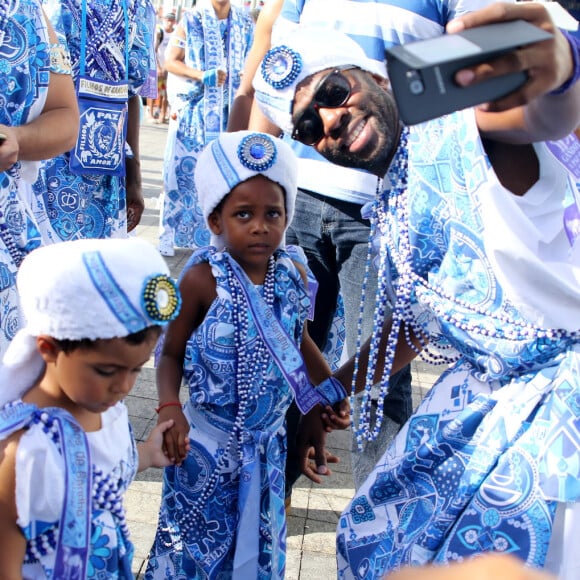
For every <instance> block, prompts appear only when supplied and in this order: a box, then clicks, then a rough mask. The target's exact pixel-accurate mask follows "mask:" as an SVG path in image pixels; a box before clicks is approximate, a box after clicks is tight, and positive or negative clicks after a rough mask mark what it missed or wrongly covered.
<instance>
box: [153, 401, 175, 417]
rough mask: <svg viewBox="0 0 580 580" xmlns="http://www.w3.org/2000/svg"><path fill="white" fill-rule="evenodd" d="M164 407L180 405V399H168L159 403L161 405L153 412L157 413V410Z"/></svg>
mask: <svg viewBox="0 0 580 580" xmlns="http://www.w3.org/2000/svg"><path fill="white" fill-rule="evenodd" d="M165 407H181V401H168V402H167V403H161V405H159V407H157V409H155V412H156V413H157V414H159V411H161V409H165Z"/></svg>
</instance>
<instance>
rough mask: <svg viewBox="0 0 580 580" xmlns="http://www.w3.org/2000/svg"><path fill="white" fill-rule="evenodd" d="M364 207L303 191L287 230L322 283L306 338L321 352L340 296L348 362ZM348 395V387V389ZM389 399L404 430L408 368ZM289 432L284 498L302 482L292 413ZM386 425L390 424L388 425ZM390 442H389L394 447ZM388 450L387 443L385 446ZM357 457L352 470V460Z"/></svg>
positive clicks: (364, 245)
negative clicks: (342, 304)
mask: <svg viewBox="0 0 580 580" xmlns="http://www.w3.org/2000/svg"><path fill="white" fill-rule="evenodd" d="M361 208H362V206H361V205H359V204H356V203H349V202H345V201H340V200H337V199H333V198H329V197H326V196H323V195H319V194H317V193H314V192H312V191H306V190H302V189H299V190H298V197H297V198H296V211H295V215H294V219H293V220H292V224H291V225H290V227H289V228H288V232H287V234H286V241H287V242H288V243H289V244H295V245H298V246H300V247H301V248H302V249H303V250H304V253H305V254H306V257H307V259H308V265H309V267H310V269H311V270H312V272H313V274H314V276H315V277H316V279H317V281H318V284H319V286H318V293H317V295H316V305H315V311H314V320H313V321H309V323H308V332H309V334H310V336H311V337H312V339H313V340H314V342H315V343H316V345H317V346H318V347H319V348H323V347H324V345H325V344H326V340H327V338H328V333H329V331H330V329H331V325H332V320H333V318H334V311H335V309H336V304H337V300H338V294H339V292H342V298H343V302H344V315H345V330H346V340H345V346H346V350H347V354H348V356H349V357H350V356H352V355H353V354H354V353H355V350H356V342H357V327H358V321H359V317H360V303H361V295H362V288H363V282H364V279H365V269H366V264H367V253H368V240H369V233H370V222H369V221H368V220H365V219H363V218H362V217H361V215H360V211H361ZM376 288H377V272H376V270H375V269H374V268H373V267H371V268H369V275H368V279H367V282H366V300H365V303H364V308H363V316H362V326H361V330H362V333H361V342H364V341H365V340H366V339H367V338H368V337H369V336H370V334H371V332H372V328H373V319H374V312H375V308H374V305H375V293H376ZM345 386H346V388H347V391H348V390H350V385H345ZM390 386H391V387H390V391H389V395H388V396H387V397H386V399H385V415H387V416H389V417H390V418H391V419H392V420H393V421H394V422H395V423H396V424H398V425H402V424H403V423H404V422H405V421H406V420H407V418H408V417H409V416H410V411H409V410H410V409H411V373H410V370H409V368H408V367H406V368H405V369H403V370H401V371H400V372H399V373H397V374H396V375H394V376H393V377H392V378H391V380H390ZM286 418H287V428H288V459H287V463H286V495H287V496H288V495H289V493H290V491H291V488H292V485H293V483H294V482H295V481H296V479H297V478H298V477H299V476H300V468H299V465H298V458H297V457H296V453H295V444H294V441H295V437H296V432H297V427H298V420H299V418H300V413H299V412H298V410H297V408H292V407H291V409H290V410H289V412H288V413H287V415H286ZM385 423H388V422H387V421H386V422H385ZM390 439H391V438H389V441H390ZM385 445H386V443H385ZM355 455H357V453H356V452H355V453H353V465H355V463H354V461H355V460H354V456H355Z"/></svg>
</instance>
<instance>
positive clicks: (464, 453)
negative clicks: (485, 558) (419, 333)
mask: <svg viewBox="0 0 580 580" xmlns="http://www.w3.org/2000/svg"><path fill="white" fill-rule="evenodd" d="M435 144H436V145H435ZM540 147H541V145H540ZM408 150H409V183H408V189H407V192H406V193H404V194H400V196H401V197H400V199H394V198H393V197H391V196H388V197H387V199H386V200H385V202H388V208H387V209H386V211H385V213H386V216H387V217H386V219H385V220H383V222H382V228H383V234H384V235H385V237H386V238H387V240H388V242H387V245H388V247H389V248H390V251H391V261H392V268H393V279H394V280H396V281H405V282H406V283H409V285H407V286H405V284H403V285H401V284H399V285H398V290H399V296H401V294H400V293H401V292H405V291H406V294H404V299H403V301H404V302H405V303H406V304H407V305H409V306H411V308H412V311H413V313H414V316H415V324H416V325H418V327H420V328H422V329H423V330H424V331H425V332H426V333H427V334H428V335H429V338H430V340H431V342H432V344H434V345H435V346H436V347H438V348H439V349H441V350H444V349H447V352H455V353H456V356H457V358H458V360H457V361H456V362H455V363H454V364H453V365H452V366H451V367H450V368H449V370H448V371H446V372H445V373H443V375H442V376H441V377H440V378H439V379H438V380H437V381H436V383H435V384H434V386H433V388H432V390H431V391H430V392H429V394H428V395H427V397H426V398H425V400H424V401H423V402H422V404H421V405H420V407H419V409H418V410H417V411H416V412H415V414H414V415H413V416H412V417H411V419H410V420H409V421H408V422H407V424H406V425H405V426H404V428H403V429H402V431H401V432H400V433H399V434H398V436H397V438H396V439H395V441H394V443H393V444H392V446H391V447H390V448H389V450H388V451H387V452H386V453H385V454H384V455H383V457H382V458H381V459H380V461H379V462H378V464H377V465H376V467H375V469H374V471H373V472H372V473H371V475H370V476H369V477H368V479H367V480H366V482H365V483H364V485H363V486H362V487H361V488H360V490H359V491H358V492H357V494H356V495H355V497H354V499H353V500H352V502H351V503H350V504H349V505H348V507H347V508H346V509H345V511H344V512H343V514H342V516H341V518H340V520H339V523H338V529H337V553H338V575H339V578H360V579H362V578H365V579H367V578H368V579H370V578H381V577H383V575H384V574H387V573H388V572H390V571H392V570H395V569H397V568H399V567H401V566H405V565H421V564H424V563H428V562H436V563H447V562H452V561H454V560H459V559H462V558H465V557H468V556H471V555H475V554H478V553H481V552H488V551H495V552H502V553H511V554H513V555H515V556H517V557H519V558H520V559H522V560H523V561H525V562H526V563H527V564H528V565H530V566H533V567H543V566H544V565H545V563H546V558H547V555H548V553H549V547H550V542H551V539H552V537H553V533H554V531H555V530H557V528H558V526H555V525H554V521H555V517H556V514H557V510H558V506H559V505H563V504H564V503H567V502H578V500H579V495H580V484H579V483H578V482H579V481H580V479H579V477H580V472H579V465H580V464H579V462H578V451H579V445H580V437H579V428H580V420H579V413H578V410H579V405H578V403H579V397H578V385H579V384H580V345H579V340H578V333H576V334H574V333H572V332H558V331H554V332H552V331H548V330H546V331H544V330H543V329H542V328H540V327H539V326H538V324H537V322H536V319H534V318H530V317H529V315H527V316H524V315H523V314H522V312H521V311H520V310H519V309H518V308H517V307H516V306H515V303H514V301H513V300H512V296H511V295H508V294H507V293H506V292H505V290H504V288H503V287H502V285H501V284H500V281H499V278H498V271H497V270H496V269H495V267H494V266H492V264H490V262H489V259H488V254H487V253H486V247H485V243H484V240H485V239H486V227H487V228H488V229H489V228H490V227H493V224H486V223H485V222H484V221H483V219H482V210H481V208H482V205H483V202H484V201H485V200H484V199H483V196H484V195H487V194H489V189H486V188H488V187H489V184H490V183H491V182H493V181H494V180H495V179H496V178H495V174H494V173H493V170H492V169H491V167H490V163H489V160H488V158H487V156H486V154H485V152H484V150H483V146H482V143H481V141H480V139H479V135H478V131H477V127H476V126H475V121H474V116H473V112H472V111H467V112H463V113H458V114H454V115H451V116H449V117H444V118H442V119H438V120H435V121H432V122H430V123H426V124H422V125H420V126H418V127H417V128H411V132H410V137H409V147H408ZM566 183H567V184H566V186H565V188H564V190H563V191H562V190H560V191H555V190H554V191H553V193H552V195H559V196H561V201H562V202H564V201H565V199H566V198H568V197H569V196H571V195H573V190H572V187H573V185H572V181H571V180H568V181H567V182H566ZM548 186H549V184H548ZM506 193H507V192H506ZM392 195H394V194H392ZM564 206H565V203H561V211H563V208H564ZM559 229H560V230H562V232H563V227H562V221H561V220H560V226H559ZM568 249H569V250H570V248H568ZM540 251H541V250H540ZM570 255H571V254H570ZM566 260H568V267H569V268H573V267H576V268H577V267H578V265H577V264H576V265H574V264H573V262H572V261H571V260H570V258H569V257H566V256H564V257H563V258H562V263H565V262H566ZM409 264H410V265H411V269H410V270H409V269H408V268H407V266H408V265H409ZM549 308H550V305H549V304H546V305H545V309H546V310H547V311H548V310H549ZM450 348H451V350H449V349H450ZM441 350H440V352H441ZM556 533H559V534H560V535H558V536H557V538H558V539H557V540H556V543H558V544H560V545H561V544H562V543H564V544H566V543H567V542H574V539H573V538H570V537H566V536H564V539H562V537H561V531H560V532H556ZM558 549H559V548H558Z"/></svg>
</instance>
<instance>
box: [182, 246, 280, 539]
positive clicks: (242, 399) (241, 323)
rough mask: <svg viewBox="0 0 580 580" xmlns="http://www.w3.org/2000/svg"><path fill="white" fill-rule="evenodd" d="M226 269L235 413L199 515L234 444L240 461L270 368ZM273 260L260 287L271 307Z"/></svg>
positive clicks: (188, 520) (189, 523) (186, 522)
mask: <svg viewBox="0 0 580 580" xmlns="http://www.w3.org/2000/svg"><path fill="white" fill-rule="evenodd" d="M224 263H225V264H226V268H227V280H228V286H229V291H230V296H231V299H232V305H233V308H232V311H233V321H232V322H233V326H234V345H235V347H236V364H235V369H236V371H235V375H236V379H235V388H236V391H237V394H238V410H237V413H236V418H235V420H234V424H233V427H232V431H231V434H230V436H229V438H228V441H227V443H226V446H225V449H224V451H223V453H222V454H221V456H220V457H219V459H218V461H217V464H216V467H215V469H214V471H213V473H212V474H211V477H210V478H209V480H208V483H207V485H206V486H205V489H204V490H203V491H202V492H201V493H200V495H199V496H198V498H197V500H196V501H195V503H194V504H193V506H192V513H195V514H200V513H201V512H202V508H203V505H204V504H205V503H206V502H207V501H208V500H209V498H210V497H211V495H212V494H213V492H214V489H215V486H216V484H217V482H218V480H219V477H220V474H221V472H222V469H223V468H224V466H225V464H226V461H228V460H229V457H230V453H231V451H232V449H233V447H234V445H236V444H237V449H238V459H239V460H240V463H241V462H242V460H243V444H242V442H243V440H244V435H243V433H244V429H245V420H246V415H247V412H248V409H249V408H250V405H251V403H253V402H254V401H256V400H257V399H258V398H259V397H261V396H262V395H264V393H265V392H266V390H267V383H266V375H267V372H268V368H269V365H270V360H271V356H270V354H269V350H268V347H267V346H266V344H265V343H264V341H263V340H261V338H260V336H259V334H258V333H256V336H255V338H254V337H252V338H251V340H250V336H249V329H250V324H249V320H248V305H247V302H246V300H245V297H244V294H243V292H242V290H241V286H240V281H239V280H238V278H237V277H236V275H235V274H234V272H233V270H232V268H231V266H230V265H229V264H228V262H227V260H226V261H225V262H224ZM275 273H276V260H275V258H274V257H273V256H272V257H270V259H269V260H268V270H267V272H266V278H265V280H264V285H263V287H262V288H263V297H264V301H265V302H266V304H267V305H268V306H269V307H270V308H273V307H274V300H275V293H274V289H275V282H276V276H275ZM257 384H258V385H260V386H259V388H258V389H257V392H254V393H252V391H253V390H254V388H255V385H257ZM192 513H190V512H188V513H187V514H184V517H183V519H182V521H180V527H182V528H183V529H184V530H188V529H191V528H193V527H194V526H195V525H197V523H196V522H195V519H194V518H192V517H191V516H192Z"/></svg>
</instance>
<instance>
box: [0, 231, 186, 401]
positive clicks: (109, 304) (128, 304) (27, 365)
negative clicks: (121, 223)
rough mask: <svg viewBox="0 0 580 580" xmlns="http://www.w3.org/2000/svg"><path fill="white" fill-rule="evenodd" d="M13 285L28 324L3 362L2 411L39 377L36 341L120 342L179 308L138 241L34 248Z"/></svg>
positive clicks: (155, 255) (160, 264)
mask: <svg viewBox="0 0 580 580" xmlns="http://www.w3.org/2000/svg"><path fill="white" fill-rule="evenodd" d="M17 286H18V293H19V296H20V304H21V307H22V312H23V314H24V318H25V320H26V324H25V327H24V328H23V329H21V330H20V331H19V332H18V333H17V334H16V336H15V337H14V339H13V340H12V342H11V343H10V346H9V347H8V350H7V351H6V354H5V355H4V358H3V360H2V366H1V367H0V405H3V404H5V403H7V402H8V401H12V400H14V399H17V398H18V397H21V396H22V395H23V394H24V393H25V392H26V391H27V390H28V389H29V388H30V387H31V386H32V385H33V384H34V382H35V381H36V380H37V379H38V378H39V376H40V374H41V373H42V372H43V369H44V362H43V360H42V358H41V357H40V354H39V353H38V352H37V349H36V337H37V336H39V335H41V334H46V335H48V336H51V337H53V338H56V339H61V340H62V339H68V340H81V339H90V340H96V339H109V338H120V337H124V336H128V335H129V334H133V333H135V332H139V331H140V330H143V329H145V328H147V327H148V326H152V325H163V324H165V323H167V322H168V321H169V320H172V319H173V318H175V317H176V316H177V313H178V312H179V307H180V305H181V297H180V295H179V291H178V289H177V286H176V284H175V282H174V281H173V280H172V279H171V278H170V277H169V269H168V268H167V265H166V264H165V261H164V260H163V258H162V257H161V255H160V254H159V252H158V251H157V250H156V249H155V248H154V247H153V246H152V245H151V244H149V243H148V242H146V241H144V240H141V239H138V238H127V239H109V240H77V241H73V242H62V243H59V244H53V245H51V246H46V247H43V248H39V249H37V250H34V251H33V252H32V253H30V254H29V255H28V256H27V257H26V258H25V259H24V261H23V262H22V265H21V266H20V269H19V271H18V275H17Z"/></svg>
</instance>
